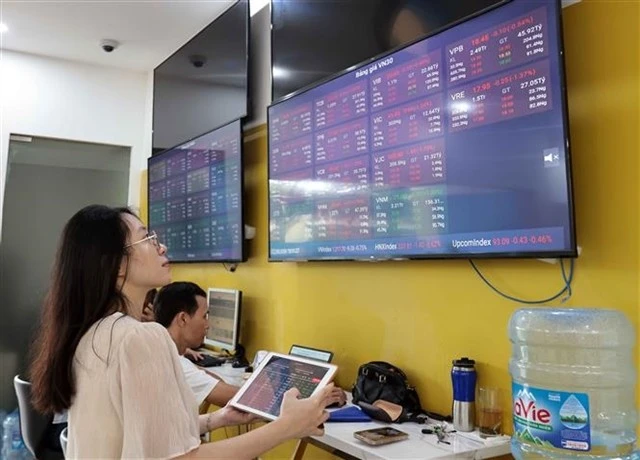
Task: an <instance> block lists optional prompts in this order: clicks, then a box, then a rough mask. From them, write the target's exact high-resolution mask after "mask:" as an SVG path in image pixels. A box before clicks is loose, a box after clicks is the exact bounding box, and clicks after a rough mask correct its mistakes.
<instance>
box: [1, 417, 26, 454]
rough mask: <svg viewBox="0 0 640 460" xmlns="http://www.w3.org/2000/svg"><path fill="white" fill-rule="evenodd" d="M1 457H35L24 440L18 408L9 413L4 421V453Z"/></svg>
mask: <svg viewBox="0 0 640 460" xmlns="http://www.w3.org/2000/svg"><path fill="white" fill-rule="evenodd" d="M0 457H1V458H2V460H23V459H28V458H33V457H32V456H31V454H30V453H29V451H28V450H27V448H26V446H25V445H24V443H23V442H22V436H21V434H20V414H19V413H18V409H16V410H14V411H13V412H11V413H10V414H9V415H7V416H6V417H5V419H4V421H3V422H2V454H1V455H0Z"/></svg>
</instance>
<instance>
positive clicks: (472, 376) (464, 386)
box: [451, 357, 477, 431]
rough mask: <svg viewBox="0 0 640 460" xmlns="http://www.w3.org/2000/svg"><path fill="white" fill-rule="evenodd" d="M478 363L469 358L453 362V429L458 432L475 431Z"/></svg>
mask: <svg viewBox="0 0 640 460" xmlns="http://www.w3.org/2000/svg"><path fill="white" fill-rule="evenodd" d="M475 364H476V362H475V361H474V360H473V359H469V358H467V357H464V358H460V359H456V360H454V361H453V368H452V369H451V383H452V385H453V428H454V429H455V430H457V431H473V430H474V428H475V413H476V407H475V400H476V380H477V375H476V368H475Z"/></svg>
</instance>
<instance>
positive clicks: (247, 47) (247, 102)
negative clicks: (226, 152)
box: [151, 0, 251, 156]
mask: <svg viewBox="0 0 640 460" xmlns="http://www.w3.org/2000/svg"><path fill="white" fill-rule="evenodd" d="M240 3H244V4H246V15H245V21H246V27H245V37H244V43H245V47H244V48H245V54H244V62H245V69H246V85H245V106H244V113H242V114H239V115H238V116H237V117H236V118H232V119H230V120H228V121H225V122H223V124H221V125H218V126H219V127H222V126H225V125H227V124H229V123H231V122H233V121H235V120H238V119H242V118H245V117H247V116H248V115H249V108H250V107H251V94H250V88H251V82H250V80H249V79H250V77H251V73H250V58H249V52H250V46H251V44H250V41H251V40H250V37H251V30H250V28H251V16H250V12H249V0H235V2H234V3H233V4H232V5H229V6H228V7H227V9H226V10H224V11H223V12H222V14H220V15H219V16H218V17H216V18H215V19H214V20H213V21H211V22H210V23H209V24H207V25H206V26H204V27H203V28H202V29H201V30H199V31H198V33H196V34H195V35H194V36H193V37H191V38H190V39H189V40H188V41H187V42H186V43H184V44H183V45H182V46H180V48H178V49H177V50H175V51H174V52H173V53H171V55H170V56H168V57H167V58H166V59H165V60H163V61H162V62H161V63H159V64H158V65H157V66H155V67H154V69H153V97H152V103H151V150H152V152H153V151H156V152H155V153H152V156H156V155H160V154H162V153H164V152H165V151H166V150H170V149H172V148H175V147H177V146H179V145H182V144H184V143H186V142H189V141H191V140H193V139H195V138H197V137H200V136H204V135H205V134H208V133H210V132H211V131H213V130H209V131H205V132H203V133H200V134H197V135H195V136H194V137H192V138H191V139H185V140H182V141H180V142H178V143H177V144H175V145H174V146H173V147H169V148H166V149H162V148H161V147H159V148H156V147H154V143H153V138H154V135H155V129H154V122H155V115H156V114H155V110H154V107H155V102H156V96H157V94H156V89H157V88H156V84H155V81H156V72H157V70H158V68H159V67H160V66H162V65H163V64H164V63H165V62H167V61H169V60H170V59H172V58H173V57H175V56H176V55H178V54H179V53H180V51H182V49H183V48H185V47H187V46H188V45H189V44H190V43H191V42H192V41H193V40H195V39H196V38H198V37H199V36H200V35H201V34H203V33H204V32H205V30H206V29H207V28H208V27H210V26H212V25H213V24H215V23H216V21H218V20H219V19H221V18H222V17H223V16H224V15H225V14H227V13H228V12H229V11H231V9H232V8H235V7H236V6H238V4H240Z"/></svg>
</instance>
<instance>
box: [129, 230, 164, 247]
mask: <svg viewBox="0 0 640 460" xmlns="http://www.w3.org/2000/svg"><path fill="white" fill-rule="evenodd" d="M145 241H151V243H153V245H154V246H155V247H156V249H160V247H161V246H162V244H161V243H160V241H158V235H157V234H156V232H154V231H151V232H149V233H147V236H145V237H144V238H142V239H141V240H138V241H134V242H133V243H131V244H127V245H126V246H125V249H126V248H130V247H131V246H135V245H136V244H140V243H144V242H145Z"/></svg>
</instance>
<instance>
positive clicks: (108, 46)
mask: <svg viewBox="0 0 640 460" xmlns="http://www.w3.org/2000/svg"><path fill="white" fill-rule="evenodd" d="M119 45H120V43H118V42H117V41H115V40H110V39H105V40H102V41H101V42H100V48H102V51H104V52H105V53H110V52H112V51H113V50H114V49H116V48H117V47H118V46H119Z"/></svg>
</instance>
